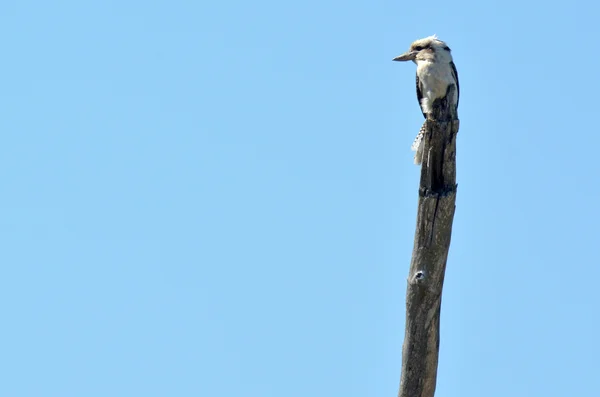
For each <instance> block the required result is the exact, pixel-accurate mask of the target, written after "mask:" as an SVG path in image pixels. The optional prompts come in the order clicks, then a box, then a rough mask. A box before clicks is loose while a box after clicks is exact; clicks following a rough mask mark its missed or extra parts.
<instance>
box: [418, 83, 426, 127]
mask: <svg viewBox="0 0 600 397" xmlns="http://www.w3.org/2000/svg"><path fill="white" fill-rule="evenodd" d="M421 99H423V91H421V82H420V81H419V75H418V74H417V100H418V101H419V106H420V107H421V113H423V117H425V118H427V115H426V114H425V112H424V111H423V105H421Z"/></svg>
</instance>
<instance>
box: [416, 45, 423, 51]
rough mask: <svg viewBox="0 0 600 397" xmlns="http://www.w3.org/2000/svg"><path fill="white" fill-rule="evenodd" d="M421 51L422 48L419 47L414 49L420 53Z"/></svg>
mask: <svg viewBox="0 0 600 397" xmlns="http://www.w3.org/2000/svg"><path fill="white" fill-rule="evenodd" d="M422 49H423V47H421V46H420V45H419V46H416V47H415V51H421V50H422Z"/></svg>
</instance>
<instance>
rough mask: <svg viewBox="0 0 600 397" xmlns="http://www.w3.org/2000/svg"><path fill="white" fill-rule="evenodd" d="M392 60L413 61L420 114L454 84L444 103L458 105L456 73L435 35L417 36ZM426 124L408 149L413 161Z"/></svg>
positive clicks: (417, 161)
mask: <svg viewBox="0 0 600 397" xmlns="http://www.w3.org/2000/svg"><path fill="white" fill-rule="evenodd" d="M393 60H394V61H413V62H414V63H416V64H417V99H418V100H419V105H420V106H421V111H422V112H423V116H424V117H425V119H427V115H428V114H429V113H431V111H432V109H431V107H432V106H433V102H434V101H435V100H436V99H440V98H444V97H445V96H446V94H447V93H448V88H449V87H450V85H451V84H454V86H455V90H454V92H453V95H452V98H448V103H449V104H450V105H454V106H455V107H456V108H458V97H459V94H460V90H459V86H458V73H457V72H456V66H454V62H453V61H452V54H451V53H450V48H449V47H448V46H447V45H446V43H444V42H443V41H441V40H440V39H438V38H437V37H436V36H435V35H433V36H429V37H425V38H424V39H419V40H417V41H415V42H414V43H412V44H411V45H410V49H409V50H408V52H405V53H404V54H402V55H400V56H397V57H396V58H394V59H393ZM426 123H427V122H425V123H423V126H422V127H421V130H420V131H419V133H418V134H417V137H416V138H415V141H414V142H413V144H412V147H411V149H412V150H413V151H415V152H416V153H415V164H421V162H422V160H423V145H421V141H422V140H423V136H424V134H425V128H426Z"/></svg>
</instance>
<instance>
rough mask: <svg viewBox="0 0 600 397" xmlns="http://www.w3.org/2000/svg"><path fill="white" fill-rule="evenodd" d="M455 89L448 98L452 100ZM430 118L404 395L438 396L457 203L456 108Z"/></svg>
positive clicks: (441, 107)
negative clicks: (446, 276) (446, 286)
mask: <svg viewBox="0 0 600 397" xmlns="http://www.w3.org/2000/svg"><path fill="white" fill-rule="evenodd" d="M453 89H454V86H451V87H450V89H449V92H448V94H449V95H447V96H446V97H447V98H448V97H451V94H452V92H451V90H453ZM434 108H435V110H436V111H435V114H434V115H432V117H431V119H428V120H427V133H426V134H425V137H424V140H423V142H422V144H424V145H425V146H424V152H423V165H422V167H421V182H420V186H419V206H418V212H417V228H416V233H415V245H414V248H413V254H412V260H411V263H410V272H409V275H408V286H407V291H406V330H405V337H404V345H403V348H402V374H401V378H400V391H399V393H398V396H399V397H433V396H434V393H435V386H436V377H437V366H438V353H439V346H440V307H441V303H442V288H443V285H444V274H445V271H446V259H447V258H448V249H449V248H450V238H451V234H452V221H453V219H454V208H455V201H456V186H457V185H456V134H457V132H458V127H459V122H458V117H457V115H456V111H455V109H454V108H453V107H452V109H449V107H448V104H447V103H446V101H445V100H442V101H436V102H435V103H434Z"/></svg>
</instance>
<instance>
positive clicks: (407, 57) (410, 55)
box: [392, 51, 418, 62]
mask: <svg viewBox="0 0 600 397" xmlns="http://www.w3.org/2000/svg"><path fill="white" fill-rule="evenodd" d="M417 54H418V52H417V51H408V52H405V53H404V54H402V55H400V56H397V57H396V58H394V59H392V61H398V62H406V61H414V60H415V58H416V56H417Z"/></svg>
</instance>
